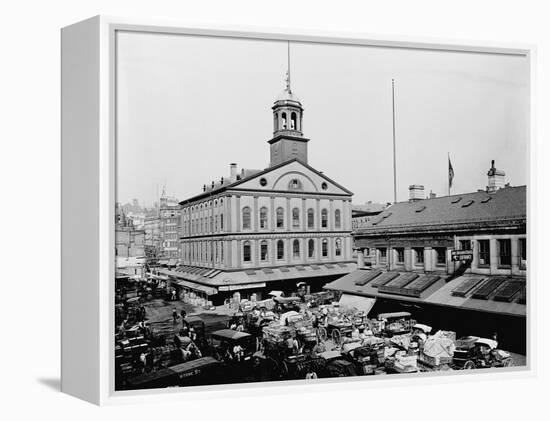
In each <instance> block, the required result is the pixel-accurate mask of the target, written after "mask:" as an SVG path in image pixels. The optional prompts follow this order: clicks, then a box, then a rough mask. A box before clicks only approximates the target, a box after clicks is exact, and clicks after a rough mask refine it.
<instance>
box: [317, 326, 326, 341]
mask: <svg viewBox="0 0 550 421" xmlns="http://www.w3.org/2000/svg"><path fill="white" fill-rule="evenodd" d="M317 336H318V337H319V340H321V341H322V342H324V341H326V340H327V330H326V329H325V328H324V327H322V326H320V327H318V328H317Z"/></svg>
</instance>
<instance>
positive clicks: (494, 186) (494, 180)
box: [487, 159, 506, 193]
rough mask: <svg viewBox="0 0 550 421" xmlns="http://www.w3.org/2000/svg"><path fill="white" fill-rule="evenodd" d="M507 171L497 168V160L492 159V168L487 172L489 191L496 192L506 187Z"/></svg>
mask: <svg viewBox="0 0 550 421" xmlns="http://www.w3.org/2000/svg"><path fill="white" fill-rule="evenodd" d="M505 175H506V174H505V172H504V171H502V170H499V169H497V168H495V160H494V159H493V160H492V161H491V168H490V169H489V171H488V172H487V178H488V185H487V192H488V193H494V192H496V191H497V190H499V189H502V188H503V187H505V179H504V176H505Z"/></svg>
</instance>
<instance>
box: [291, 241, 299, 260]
mask: <svg viewBox="0 0 550 421" xmlns="http://www.w3.org/2000/svg"><path fill="white" fill-rule="evenodd" d="M292 257H294V258H295V259H298V258H300V241H299V240H294V241H293V242H292Z"/></svg>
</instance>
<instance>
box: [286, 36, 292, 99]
mask: <svg viewBox="0 0 550 421" xmlns="http://www.w3.org/2000/svg"><path fill="white" fill-rule="evenodd" d="M285 82H286V91H287V92H288V93H289V94H291V93H292V90H291V89H290V41H287V69H286V78H285Z"/></svg>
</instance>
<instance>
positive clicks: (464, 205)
mask: <svg viewBox="0 0 550 421" xmlns="http://www.w3.org/2000/svg"><path fill="white" fill-rule="evenodd" d="M472 203H474V201H473V200H468V201H467V202H465V203H463V204H462V207H463V208H467V207H468V206H470V205H471V204H472Z"/></svg>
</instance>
